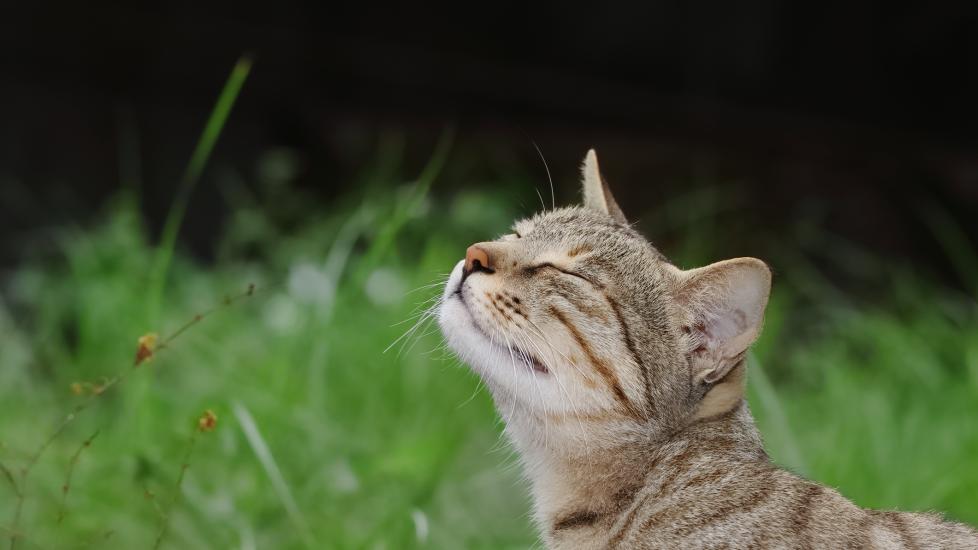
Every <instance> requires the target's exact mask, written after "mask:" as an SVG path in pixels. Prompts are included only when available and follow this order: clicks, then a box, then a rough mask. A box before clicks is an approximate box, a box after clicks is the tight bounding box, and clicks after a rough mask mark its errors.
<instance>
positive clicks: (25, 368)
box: [0, 185, 978, 548]
mask: <svg viewBox="0 0 978 550" xmlns="http://www.w3.org/2000/svg"><path fill="white" fill-rule="evenodd" d="M387 189H388V191H387V192H386V193H376V192H371V194H370V197H368V198H364V197H363V196H356V197H350V198H349V199H348V200H347V201H344V202H343V203H342V204H337V205H334V207H333V208H332V209H325V208H324V207H322V206H321V205H319V206H309V207H308V208H309V210H308V211H307V212H306V213H305V215H302V216H300V217H299V221H295V220H292V221H291V222H290V224H289V228H288V230H285V229H283V228H282V223H281V222H280V221H277V220H276V206H275V203H274V201H258V202H256V203H254V204H236V205H232V206H233V210H234V212H235V215H234V216H233V218H232V220H231V222H230V223H229V226H228V227H227V230H226V232H225V233H224V235H223V236H222V237H221V239H220V240H221V246H220V254H219V259H218V260H217V261H216V262H215V263H214V264H213V265H202V264H199V263H196V262H194V261H191V260H190V259H188V258H187V257H186V256H185V255H183V254H181V253H179V251H178V253H177V254H175V256H174V261H173V264H172V268H171V269H172V271H171V275H170V278H171V283H170V284H169V285H168V287H167V292H166V299H165V301H164V307H163V308H162V316H161V321H160V322H159V324H158V325H154V326H143V325H141V324H140V322H141V320H142V319H145V316H144V315H145V308H146V300H147V299H149V295H148V294H147V288H149V287H150V281H152V280H153V273H152V269H153V267H152V266H153V262H152V259H153V257H154V254H155V252H156V250H155V248H154V247H153V246H151V245H150V243H148V242H147V239H146V236H145V231H144V229H143V228H142V226H141V220H140V218H139V215H138V213H137V209H136V208H135V205H134V204H133V203H132V202H131V201H128V200H126V199H125V198H122V199H120V200H118V201H116V202H115V203H113V204H112V205H109V206H108V207H107V210H106V212H105V214H104V215H103V216H102V221H100V222H98V223H95V224H93V226H92V227H90V228H85V229H65V230H62V231H60V232H58V233H57V235H56V241H57V242H58V243H59V247H60V251H61V252H60V254H59V255H56V256H54V257H47V258H33V259H27V260H26V261H25V262H24V264H23V265H22V266H21V267H20V268H19V269H18V270H17V271H16V272H15V273H14V274H13V276H12V278H11V279H10V280H9V281H7V285H6V286H5V287H4V293H3V296H4V298H3V300H4V301H3V303H2V305H0V349H3V353H2V354H0V415H2V418H3V419H4V422H3V424H2V430H0V438H2V447H0V462H3V463H4V464H5V465H7V466H8V468H9V469H10V470H11V471H12V472H13V473H14V474H15V476H16V473H17V472H18V471H19V468H21V467H23V465H24V463H25V461H26V460H27V459H28V455H29V453H30V452H32V451H33V450H35V449H36V448H37V447H38V445H40V444H41V443H42V442H43V441H44V440H45V438H46V437H47V435H48V434H49V433H50V431H51V430H53V429H54V427H55V426H56V425H57V424H58V422H59V420H60V418H62V417H63V416H64V415H65V414H67V413H68V412H69V411H70V410H71V407H72V406H73V405H74V404H76V403H77V402H79V401H80V400H81V399H82V398H79V397H76V396H73V395H72V394H71V392H70V391H69V387H70V385H71V383H72V382H76V381H83V380H88V381H98V380H99V379H100V378H102V377H110V376H112V375H114V374H116V373H118V372H121V371H124V370H126V369H127V368H129V365H130V364H131V362H132V358H133V354H134V351H135V343H136V339H137V338H138V337H139V336H140V335H142V334H143V333H146V332H150V331H158V332H160V333H161V335H165V334H167V333H169V332H172V331H173V330H175V329H176V328H177V327H179V326H180V325H181V324H183V323H184V322H185V321H187V320H189V319H192V318H193V316H194V315H195V314H196V313H199V312H202V311H205V310H207V309H209V308H210V307H212V306H213V305H214V304H218V305H219V304H220V303H221V300H222V297H223V296H225V295H228V294H233V293H237V292H240V291H242V290H243V289H246V288H247V287H248V285H249V284H250V283H255V284H256V285H257V287H258V290H259V291H258V292H257V293H256V294H255V295H254V296H252V297H250V298H246V299H243V300H241V301H239V302H236V303H235V304H233V305H231V306H226V307H219V308H218V310H217V311H216V312H215V313H213V314H212V315H211V316H208V317H206V318H205V319H204V320H203V321H202V322H201V323H200V324H198V325H196V326H194V327H192V328H191V329H190V330H188V331H187V332H185V333H184V334H183V335H181V336H180V338H179V339H177V340H175V341H174V342H173V343H172V344H171V345H170V346H169V348H168V349H166V350H165V351H163V352H161V353H160V354H159V355H158V356H157V357H155V358H154V359H153V360H152V361H151V362H149V363H146V364H144V365H142V366H141V367H140V368H138V369H137V370H135V371H134V372H133V373H132V375H131V376H130V377H129V379H127V380H126V381H125V382H123V383H122V384H120V385H119V386H117V387H116V388H114V389H112V390H111V391H110V392H107V393H106V394H105V395H103V396H101V397H100V398H99V399H98V400H97V401H96V402H95V403H94V404H93V406H92V407H91V408H89V409H87V410H85V411H84V412H82V413H81V414H80V415H79V417H78V419H77V421H76V422H74V423H72V424H71V425H70V426H69V427H68V428H67V430H66V431H65V433H64V434H62V435H61V436H60V437H59V438H57V439H56V440H55V441H54V443H53V444H52V445H51V447H50V448H49V449H48V450H47V451H46V452H45V454H44V455H43V456H42V458H41V460H40V461H39V462H38V465H37V467H36V468H35V470H34V471H33V472H32V474H31V476H30V478H29V479H28V481H27V483H26V486H25V487H24V490H25V492H26V498H25V508H24V513H23V518H22V519H21V520H20V522H19V525H20V529H21V530H22V531H23V533H24V536H25V537H26V540H25V541H24V542H23V543H22V544H20V545H19V547H21V548H31V547H37V548H52V547H56V548H62V547H66V546H67V547H81V546H86V545H91V546H93V547H99V548H104V547H116V548H131V547H152V542H153V541H154V540H155V537H156V535H157V532H158V530H159V528H160V523H161V519H160V514H159V512H157V511H156V508H155V506H156V505H159V506H161V507H162V508H163V509H164V510H166V509H168V507H169V505H170V504H169V503H170V502H171V500H172V499H173V496H174V492H175V490H176V488H177V484H176V479H177V477H178V475H179V473H180V469H181V464H182V456H183V455H184V453H185V452H186V451H187V445H188V441H189V439H190V437H191V434H192V433H193V426H194V422H195V419H196V418H197V417H198V416H199V414H200V413H201V412H202V411H203V410H205V409H213V410H214V411H215V412H216V413H217V415H218V417H219V423H218V428H217V429H216V430H215V431H214V432H213V433H204V434H199V435H198V436H197V441H196V444H195V447H194V449H193V454H192V455H191V458H190V461H189V463H190V467H189V469H188V470H187V472H186V476H185V478H184V480H183V482H182V484H181V485H180V495H179V498H177V499H175V500H173V503H174V504H173V505H172V506H173V507H172V511H171V512H170V514H169V516H170V519H169V521H168V530H167V534H166V538H165V539H164V544H163V547H168V548H226V547H239V546H240V547H245V548H250V547H256V548H266V547H297V548H301V547H313V548H318V547H323V546H328V547H342V548H359V547H386V548H404V547H414V546H418V547H421V546H425V547H434V548H478V547H484V548H505V547H527V546H531V545H532V544H533V543H534V540H535V539H534V534H533V532H532V530H531V527H530V524H529V520H528V518H527V510H528V501H527V496H526V490H525V487H524V486H523V483H522V482H521V481H520V479H519V473H518V471H517V469H515V468H514V467H512V466H513V458H512V456H511V455H510V452H509V451H508V450H507V449H506V447H505V446H504V445H500V444H499V430H500V427H499V425H498V422H497V420H496V417H495V415H494V413H493V410H492V405H491V403H490V401H489V399H488V397H487V395H486V393H485V392H484V391H483V390H480V389H479V385H478V382H477V381H476V379H475V378H474V376H473V375H471V374H470V373H469V372H467V371H466V370H465V369H464V368H461V367H459V366H458V365H457V364H456V363H454V362H453V361H451V360H448V359H446V358H444V354H443V353H441V352H440V351H438V350H437V349H436V348H438V346H439V343H440V342H439V338H438V335H437V334H427V335H425V336H423V337H422V338H420V340H419V341H418V342H417V343H416V344H413V345H411V344H409V345H407V346H405V347H404V348H403V349H400V350H399V348H398V347H395V348H394V349H392V350H391V351H390V352H388V353H386V354H385V353H383V350H384V348H386V347H387V345H388V344H389V343H390V342H392V341H394V340H395V339H396V338H397V336H398V335H400V334H401V333H402V332H403V331H404V330H405V329H406V328H407V326H409V324H406V325H398V326H394V325H395V323H397V322H399V321H402V320H404V319H409V318H410V317H411V315H412V312H413V311H414V310H415V309H416V306H417V304H418V303H419V302H423V301H424V300H426V299H427V298H430V297H431V296H433V295H434V294H435V293H436V292H437V289H436V288H429V289H422V290H421V291H418V292H415V293H410V294H409V293H408V291H409V290H411V289H413V288H417V287H421V286H423V285H426V284H428V283H431V282H433V281H437V280H438V278H439V276H440V274H443V273H445V272H446V271H447V270H448V269H449V268H450V267H451V266H452V265H453V263H454V262H455V261H456V260H457V258H458V257H459V256H460V254H461V251H462V250H464V248H465V245H466V244H467V243H469V242H472V241H474V240H477V239H479V238H483V237H484V236H485V235H487V234H493V233H495V232H499V231H501V230H502V229H503V228H505V227H506V225H507V224H508V221H509V218H510V217H511V216H512V215H514V212H513V211H512V210H511V209H510V208H509V207H508V205H506V204H503V202H502V201H501V200H500V199H499V198H497V197H496V196H495V195H494V194H492V193H490V192H488V191H485V190H482V191H479V190H472V191H467V192H461V193H457V194H455V196H453V197H448V196H446V195H438V194H435V195H430V194H426V195H424V196H423V197H421V199H418V200H414V201H412V202H411V203H410V204H411V205H412V206H411V209H410V211H408V212H404V211H403V208H404V207H403V204H404V201H403V199H404V198H406V197H407V198H410V197H416V196H417V195H415V194H414V191H415V190H416V188H415V187H411V186H408V187H406V188H398V187H396V186H393V185H389V186H388V187H387ZM259 203H262V204H264V205H265V206H263V207H261V208H259V207H258V206H257V204H259ZM308 203H309V204H310V205H314V203H313V202H312V201H308ZM320 209H322V210H320ZM436 212H437V213H440V214H439V215H435V213H436ZM290 214H292V215H294V211H290ZM392 223H397V224H399V226H398V227H397V228H391V227H390V226H389V225H386V224H392ZM697 227H700V226H695V225H694V226H690V227H688V228H686V230H687V232H688V233H689V234H690V235H691V239H694V240H695V239H702V235H701V234H700V233H699V232H698V230H697ZM679 229H682V227H681V226H680V227H679ZM381 236H382V237H383V238H384V239H386V241H385V242H387V244H386V245H385V246H386V247H387V251H386V252H385V253H383V254H376V253H371V250H375V248H374V247H375V246H376V242H377V239H378V238H380V237H381ZM679 248H680V249H683V250H688V249H689V246H686V245H682V244H681V245H680V246H679ZM778 267H780V268H781V269H782V270H783V271H784V272H783V273H782V274H781V279H782V280H788V281H795V283H791V282H789V283H786V284H780V285H779V286H778V288H777V291H776V294H775V298H774V300H773V302H772V304H771V309H770V312H769V316H768V321H767V326H766V332H765V335H764V337H763V338H762V341H761V342H760V344H759V345H758V348H757V352H756V357H755V360H754V361H753V364H752V376H751V381H752V382H751V402H752V405H753V408H754V411H755V413H756V415H757V416H758V418H759V422H760V424H761V427H762V430H763V432H764V434H765V437H766V439H767V442H768V444H769V446H770V450H771V453H772V455H773V456H774V458H775V459H776V460H778V461H780V462H781V463H783V464H785V465H786V466H788V467H790V468H793V469H795V470H796V471H799V472H801V473H804V474H806V475H809V476H811V477H813V478H815V479H818V480H820V481H822V482H825V483H828V484H830V485H832V486H835V487H838V488H840V490H841V491H842V492H843V493H845V494H846V495H848V496H850V497H852V498H854V499H855V500H856V501H857V502H858V503H860V504H863V505H868V506H875V507H884V508H891V507H892V508H896V507H899V508H905V509H940V510H945V511H947V512H948V513H949V514H950V515H951V516H952V517H956V518H959V519H962V520H967V521H971V522H978V506H976V505H978V496H976V495H978V471H976V469H975V468H974V467H973V464H974V457H975V456H978V424H976V423H975V422H974V412H975V405H974V403H975V396H976V395H978V314H976V308H975V305H974V301H973V300H972V299H971V298H968V297H966V296H963V295H954V294H952V293H951V291H948V290H941V289H939V288H937V287H934V286H933V285H930V284H928V283H926V281H923V280H920V279H919V278H916V277H914V276H911V275H910V274H909V272H906V271H902V270H899V269H895V268H892V267H891V268H889V270H888V271H881V273H884V274H885V275H886V277H887V279H888V280H887V281H886V282H885V287H886V288H885V292H882V293H881V294H883V295H884V296H886V297H887V298H886V299H885V300H883V301H882V302H879V301H878V302H876V303H875V304H874V303H868V304H867V303H863V305H853V304H856V303H859V301H858V300H855V299H851V300H844V299H843V300H840V299H839V298H838V296H839V293H840V291H838V290H834V291H829V290H828V289H824V288H822V287H821V286H820V285H824V283H822V282H820V281H821V280H820V279H818V278H816V277H814V276H813V275H812V274H811V273H810V272H808V271H806V270H805V269H808V268H805V269H801V268H798V269H795V268H794V267H793V266H790V265H789V266H778ZM884 267H885V266H884ZM881 269H883V268H881ZM805 278H808V279H811V280H812V281H815V282H811V281H809V282H808V283H804V282H803V280H804V279H805ZM799 289H803V290H799ZM842 295H843V297H845V295H844V293H843V294H842ZM825 296H833V297H834V298H832V299H825ZM849 298H852V297H849ZM433 350H434V351H433ZM761 369H763V370H761ZM133 383H144V384H145V385H146V387H147V388H148V391H147V392H146V393H145V395H142V396H141V397H140V399H138V400H133V399H131V398H128V396H129V393H128V392H129V389H130V387H131V386H130V385H131V384H133ZM96 430H99V435H98V437H97V438H96V439H95V440H94V441H93V442H92V445H91V446H90V447H88V448H84V449H83V451H82V452H81V454H80V455H79V458H78V460H77V465H76V466H75V467H74V469H73V471H72V483H71V489H70V492H69V493H68V496H67V508H66V510H67V513H66V515H65V517H64V520H63V521H62V522H61V523H60V524H59V523H58V521H57V518H58V514H59V509H60V506H61V501H62V495H61V486H62V484H63V483H64V479H65V476H66V474H67V472H68V469H69V464H70V462H71V460H72V456H73V455H74V454H75V453H77V452H78V449H79V447H80V445H81V444H82V442H83V441H85V440H86V439H87V438H88V437H89V436H90V435H91V434H92V433H93V432H95V431H96ZM0 481H2V480H0ZM10 489H11V488H10V486H9V484H5V483H0V491H2V492H0V494H3V495H4V496H3V498H0V519H2V523H0V524H2V525H4V526H5V528H9V527H10V521H9V519H8V518H12V516H13V513H14V505H15V500H16V499H14V498H13V493H12V492H11V491H10ZM147 491H149V492H150V493H153V494H154V495H155V497H153V498H152V499H150V498H147V497H146V492H147ZM425 524H426V526H425ZM425 532H426V533H427V534H426V535H425ZM107 533H111V534H110V535H109V536H108V538H107V539H106V538H105V537H106V534H107ZM419 533H420V534H421V535H422V536H421V537H420V538H419Z"/></svg>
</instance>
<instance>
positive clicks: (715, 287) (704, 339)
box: [674, 258, 771, 385]
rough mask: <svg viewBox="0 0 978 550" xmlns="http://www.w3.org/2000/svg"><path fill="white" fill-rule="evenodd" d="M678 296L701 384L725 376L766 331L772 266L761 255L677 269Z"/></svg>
mask: <svg viewBox="0 0 978 550" xmlns="http://www.w3.org/2000/svg"><path fill="white" fill-rule="evenodd" d="M676 276H677V281H676V287H675V291H674V297H675V299H676V303H677V304H678V305H679V306H680V310H681V311H682V315H683V317H684V318H683V319H682V321H681V323H682V330H683V333H684V337H685V338H684V339H685V346H686V348H687V349H686V350H685V351H686V354H687V357H688V358H689V360H690V365H691V367H692V370H693V378H694V380H695V381H696V382H698V383H704V384H708V385H712V384H715V383H717V382H719V381H720V380H722V379H723V378H724V377H725V376H726V375H727V374H728V373H730V371H731V370H732V369H733V368H734V367H736V366H737V365H739V364H740V363H741V362H742V361H743V359H744V356H745V354H746V353H747V349H748V348H749V347H750V345H751V344H752V343H754V340H755V339H757V336H758V335H759V334H760V332H761V324H762V321H763V319H764V308H765V307H766V306H767V299H768V295H769V294H770V292H771V270H770V268H768V266H767V264H765V263H764V262H762V261H761V260H758V259H756V258H737V259H734V260H726V261H722V262H717V263H715V264H712V265H708V266H706V267H701V268H699V269H691V270H689V271H680V270H678V269H677V270H676Z"/></svg>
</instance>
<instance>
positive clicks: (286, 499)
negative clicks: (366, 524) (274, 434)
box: [231, 401, 314, 548]
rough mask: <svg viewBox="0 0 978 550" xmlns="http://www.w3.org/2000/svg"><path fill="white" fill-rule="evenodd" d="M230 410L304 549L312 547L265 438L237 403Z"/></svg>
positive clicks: (302, 521) (307, 527)
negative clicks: (232, 411) (303, 544)
mask: <svg viewBox="0 0 978 550" xmlns="http://www.w3.org/2000/svg"><path fill="white" fill-rule="evenodd" d="M231 408H232V409H233V410H234V417H235V418H237V419H238V424H240V425H241V431H243V432H244V435H245V438H247V440H248V444H249V445H250V446H251V450H252V451H253V452H254V453H255V456H256V457H258V461H259V462H260V463H261V465H262V468H263V469H264V470H265V474H266V475H267V476H268V479H269V480H270V481H271V482H272V487H274V488H275V493H276V494H277V495H278V498H279V500H280V501H282V506H284V507H285V511H286V513H287V514H288V516H289V519H290V520H291V521H292V524H293V525H294V526H295V528H296V529H297V530H298V531H299V534H300V536H301V537H302V541H303V542H304V543H305V545H306V547H308V548H312V547H313V546H314V545H313V543H312V534H311V533H310V532H309V525H308V524H307V523H306V520H305V518H304V517H303V516H302V512H300V510H299V506H298V505H297V504H296V502H295V498H294V497H293V496H292V491H291V490H290V489H289V485H288V484H287V483H286V482H285V478H284V477H282V471H281V470H280V469H279V467H278V463H277V462H276V461H275V457H274V456H272V451H271V449H269V447H268V444H267V443H265V438H263V437H262V435H261V432H260V431H259V430H258V424H257V423H256V422H255V419H254V417H252V416H251V413H250V412H248V409H247V408H245V406H244V405H242V404H241V403H239V402H238V401H234V402H233V403H232V405H231Z"/></svg>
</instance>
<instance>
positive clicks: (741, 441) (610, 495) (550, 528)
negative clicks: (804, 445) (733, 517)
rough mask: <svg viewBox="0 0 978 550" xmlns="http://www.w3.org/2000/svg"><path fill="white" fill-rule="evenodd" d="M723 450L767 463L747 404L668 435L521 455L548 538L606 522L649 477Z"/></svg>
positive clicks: (535, 448)
mask: <svg viewBox="0 0 978 550" xmlns="http://www.w3.org/2000/svg"><path fill="white" fill-rule="evenodd" d="M720 446H722V447H723V449H722V452H723V453H724V457H725V458H729V459H733V460H736V459H737V457H739V458H742V459H744V460H767V456H766V454H765V453H764V450H763V446H762V443H761V439H760V435H759V433H758V431H757V428H756V427H755V425H754V420H753V418H752V416H751V414H750V411H749V409H748V408H747V405H746V402H740V403H738V404H737V405H736V406H734V407H733V408H732V409H730V410H729V411H728V412H726V413H724V414H720V415H717V416H715V417H712V418H707V419H700V420H695V421H693V422H692V423H691V424H690V425H688V426H686V427H685V428H684V429H682V430H679V431H677V432H676V433H673V434H670V435H668V436H663V437H648V438H645V439H644V440H643V439H642V438H641V437H638V436H636V437H635V438H634V439H631V440H628V441H623V442H620V443H618V444H615V445H608V446H605V447H603V448H600V449H591V451H590V452H588V453H584V454H581V453H567V452H561V451H559V450H557V449H556V448H555V447H553V446H545V445H539V444H536V445H534V444H531V445H528V446H524V447H523V448H521V454H522V455H523V459H524V466H525V468H526V473H527V475H528V477H529V478H530V480H531V481H532V485H533V488H532V490H533V501H534V512H535V514H534V515H535V517H536V520H537V522H538V524H539V527H540V529H541V531H542V532H543V533H544V534H545V535H546V536H549V535H552V534H554V532H555V531H560V530H561V529H564V528H579V527H581V526H582V524H585V523H587V524H594V525H596V526H597V525H600V524H602V523H604V524H608V523H609V522H611V521H613V519H614V517H617V515H618V514H620V513H622V512H623V510H624V509H625V508H626V507H627V506H628V505H629V504H630V503H632V501H633V500H634V498H635V495H636V493H637V492H638V491H640V490H642V489H643V487H646V486H647V485H648V483H649V479H650V477H653V476H662V475H665V476H668V475H675V474H674V473H673V472H668V471H665V470H668V469H677V467H676V466H675V465H676V464H686V465H688V467H689V468H694V467H695V464H696V463H697V458H698V457H701V456H704V455H708V454H710V453H714V454H715V453H717V452H718V450H717V449H718V448H719V447H720ZM677 458H681V459H682V460H677ZM584 527H586V526H584Z"/></svg>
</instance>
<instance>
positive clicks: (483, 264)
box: [465, 244, 492, 273]
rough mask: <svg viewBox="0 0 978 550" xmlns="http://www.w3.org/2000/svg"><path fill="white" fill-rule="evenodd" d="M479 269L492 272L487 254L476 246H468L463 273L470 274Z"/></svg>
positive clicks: (483, 249)
mask: <svg viewBox="0 0 978 550" xmlns="http://www.w3.org/2000/svg"><path fill="white" fill-rule="evenodd" d="M479 269H483V270H487V271H492V264H491V263H490V257H489V252H488V251H486V249H485V248H482V247H480V246H479V245H477V244H474V245H472V246H470V247H469V248H468V249H467V250H466V251H465V272H466V273H471V272H473V271H477V270H479Z"/></svg>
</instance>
